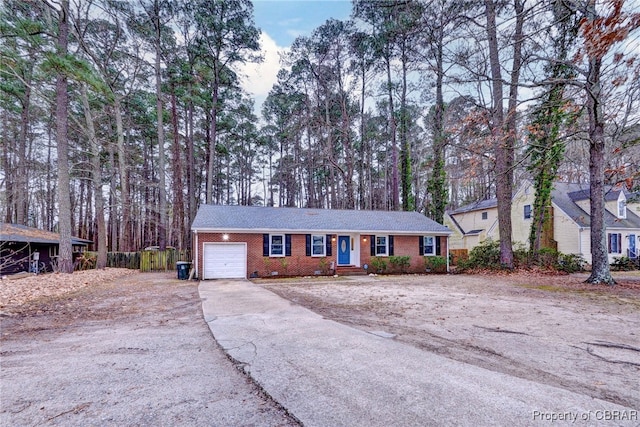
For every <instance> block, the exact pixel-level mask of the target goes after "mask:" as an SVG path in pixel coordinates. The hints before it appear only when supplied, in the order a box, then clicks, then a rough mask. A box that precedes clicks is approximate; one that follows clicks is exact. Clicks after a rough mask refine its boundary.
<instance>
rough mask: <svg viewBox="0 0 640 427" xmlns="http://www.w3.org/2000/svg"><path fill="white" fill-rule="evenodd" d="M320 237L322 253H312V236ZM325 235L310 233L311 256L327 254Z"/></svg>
mask: <svg viewBox="0 0 640 427" xmlns="http://www.w3.org/2000/svg"><path fill="white" fill-rule="evenodd" d="M314 237H321V238H322V254H314V253H313V238H314ZM326 239H327V236H326V234H312V235H311V256H312V257H319V258H320V257H324V256H327V240H326Z"/></svg>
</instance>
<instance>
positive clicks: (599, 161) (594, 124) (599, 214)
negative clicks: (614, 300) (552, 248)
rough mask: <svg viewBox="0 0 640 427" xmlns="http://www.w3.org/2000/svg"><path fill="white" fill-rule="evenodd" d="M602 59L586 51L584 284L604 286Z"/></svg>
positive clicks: (591, 13) (591, 8)
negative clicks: (587, 247) (587, 243)
mask: <svg viewBox="0 0 640 427" xmlns="http://www.w3.org/2000/svg"><path fill="white" fill-rule="evenodd" d="M595 18H596V11H595V1H590V2H589V5H588V10H587V19H589V20H593V19H595ZM601 67H602V58H601V57H599V56H598V55H597V53H596V54H594V53H590V57H589V69H588V72H587V81H586V83H585V89H586V95H587V105H586V108H587V115H588V117H589V181H590V187H591V189H590V195H589V198H590V205H591V206H590V210H589V214H590V215H591V275H590V276H589V278H588V279H587V280H586V282H587V283H593V284H600V283H606V284H608V285H613V284H615V280H613V277H612V276H611V270H610V268H609V259H608V253H607V242H606V235H605V234H606V233H605V231H606V225H605V221H604V213H605V204H604V163H605V142H604V116H603V114H602V104H601V96H602V94H601V87H600V73H601Z"/></svg>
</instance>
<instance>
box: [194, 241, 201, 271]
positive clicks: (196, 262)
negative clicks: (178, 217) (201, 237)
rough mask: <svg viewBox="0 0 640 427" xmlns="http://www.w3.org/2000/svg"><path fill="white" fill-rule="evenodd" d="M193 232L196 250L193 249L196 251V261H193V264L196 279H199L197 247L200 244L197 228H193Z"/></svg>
mask: <svg viewBox="0 0 640 427" xmlns="http://www.w3.org/2000/svg"><path fill="white" fill-rule="evenodd" d="M194 233H195V235H196V250H195V253H196V261H195V264H196V277H197V278H198V279H200V275H199V274H198V263H199V258H198V247H199V246H200V244H199V243H198V230H194Z"/></svg>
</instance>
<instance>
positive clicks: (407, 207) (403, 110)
mask: <svg viewBox="0 0 640 427" xmlns="http://www.w3.org/2000/svg"><path fill="white" fill-rule="evenodd" d="M405 43H406V42H405V40H404V39H403V40H402V42H401V49H402V93H401V98H400V146H401V150H400V151H401V153H400V168H401V175H402V179H401V181H402V210H404V211H413V210H415V206H414V197H413V194H412V191H411V181H412V178H411V176H412V172H411V145H410V143H409V136H408V132H409V124H408V120H409V117H408V113H407V73H408V71H407V61H408V58H407V53H406V45H405Z"/></svg>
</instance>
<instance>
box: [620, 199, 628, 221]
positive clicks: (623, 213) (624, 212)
mask: <svg viewBox="0 0 640 427" xmlns="http://www.w3.org/2000/svg"><path fill="white" fill-rule="evenodd" d="M618 218H620V219H626V218H627V201H626V200H624V199H622V200H620V199H618Z"/></svg>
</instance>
